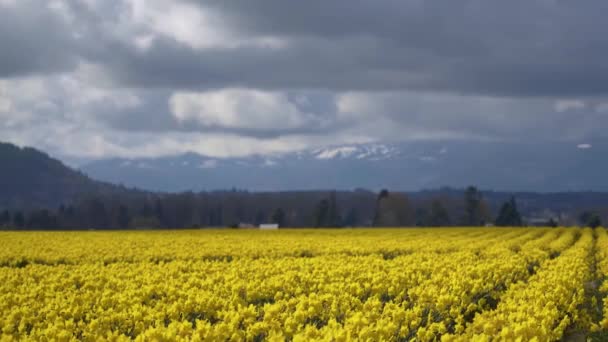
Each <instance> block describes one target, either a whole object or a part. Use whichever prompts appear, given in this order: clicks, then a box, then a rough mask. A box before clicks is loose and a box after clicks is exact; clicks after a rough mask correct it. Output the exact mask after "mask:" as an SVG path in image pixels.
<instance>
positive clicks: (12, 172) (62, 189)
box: [0, 143, 132, 209]
mask: <svg viewBox="0 0 608 342" xmlns="http://www.w3.org/2000/svg"><path fill="white" fill-rule="evenodd" d="M129 193H132V190H129V189H126V188H123V187H120V186H115V185H111V184H108V183H104V182H98V181H94V180H92V179H90V178H89V177H87V176H86V175H84V174H82V173H81V172H78V171H75V170H73V169H71V168H69V167H67V166H66V165H64V164H63V163H62V162H60V161H59V160H57V159H54V158H51V157H50V156H49V155H47V154H46V153H43V152H41V151H38V150H36V149H34V148H29V147H24V148H20V147H18V146H15V145H13V144H8V143H0V208H21V209H29V208H38V207H43V208H47V207H48V208H56V207H57V206H59V205H60V204H62V203H70V202H72V201H75V200H76V199H78V198H79V197H81V196H85V195H91V194H105V195H110V194H118V195H127V194H129Z"/></svg>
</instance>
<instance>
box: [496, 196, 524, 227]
mask: <svg viewBox="0 0 608 342" xmlns="http://www.w3.org/2000/svg"><path fill="white" fill-rule="evenodd" d="M494 223H495V225H497V226H501V227H517V226H521V225H522V219H521V215H520V214H519V211H518V210H517V203H516V202H515V198H514V197H511V199H510V200H508V201H507V202H505V203H504V204H503V205H502V207H501V208H500V212H499V213H498V217H496V221H495V222H494Z"/></svg>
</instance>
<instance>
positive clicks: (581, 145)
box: [576, 144, 593, 150]
mask: <svg viewBox="0 0 608 342" xmlns="http://www.w3.org/2000/svg"><path fill="white" fill-rule="evenodd" d="M591 147H593V146H592V145H591V144H578V145H576V148H578V149H580V150H587V149H590V148H591Z"/></svg>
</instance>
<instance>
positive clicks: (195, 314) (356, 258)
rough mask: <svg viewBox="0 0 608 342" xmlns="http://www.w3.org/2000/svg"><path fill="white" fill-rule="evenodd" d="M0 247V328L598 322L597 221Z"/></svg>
mask: <svg viewBox="0 0 608 342" xmlns="http://www.w3.org/2000/svg"><path fill="white" fill-rule="evenodd" d="M0 247H1V248H0V340H1V341H12V340H32V341H99V340H112V341H122V340H133V339H135V340H138V341H154V340H157V341H176V340H192V341H262V340H268V341H284V340H291V341H310V340H324V341H352V340H364V341H412V340H414V341H490V340H504V341H512V340H518V339H519V340H520V341H530V340H536V341H557V340H561V339H565V338H568V336H570V335H572V334H583V335H585V336H592V335H593V334H602V333H603V331H605V330H608V300H606V301H605V300H604V298H605V294H606V293H607V292H608V281H606V282H604V279H606V278H607V275H608V234H607V233H606V230H605V229H603V228H596V229H595V230H593V229H590V228H585V229H581V228H428V229H333V230H330V229H327V230H315V229H299V230H295V229H294V230H289V229H287V230H278V231H258V230H228V229H226V230H176V231H106V232H100V231H80V232H0ZM604 304H605V305H604Z"/></svg>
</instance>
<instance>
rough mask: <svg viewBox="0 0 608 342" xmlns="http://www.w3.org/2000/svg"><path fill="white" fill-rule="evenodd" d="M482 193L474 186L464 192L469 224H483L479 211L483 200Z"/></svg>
mask: <svg viewBox="0 0 608 342" xmlns="http://www.w3.org/2000/svg"><path fill="white" fill-rule="evenodd" d="M482 198H483V197H482V195H481V193H480V192H479V191H478V190H477V188H476V187H474V186H469V187H468V188H467V190H466V191H465V193H464V210H465V222H464V224H465V225H467V226H479V225H480V224H481V221H482V219H481V217H480V213H479V211H480V210H479V209H480V204H481V200H482Z"/></svg>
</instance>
